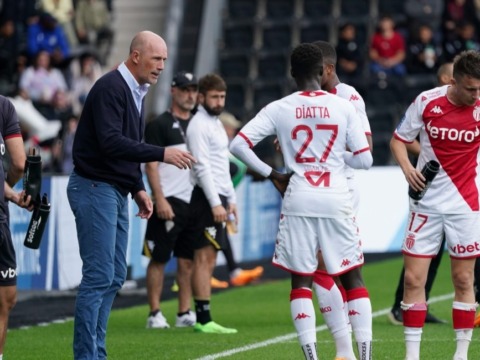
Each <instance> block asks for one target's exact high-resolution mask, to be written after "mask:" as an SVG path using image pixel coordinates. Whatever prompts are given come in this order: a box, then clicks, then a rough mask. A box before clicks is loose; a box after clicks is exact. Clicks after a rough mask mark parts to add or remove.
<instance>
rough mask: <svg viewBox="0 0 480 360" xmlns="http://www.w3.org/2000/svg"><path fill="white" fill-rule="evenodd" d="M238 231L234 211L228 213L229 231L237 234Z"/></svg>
mask: <svg viewBox="0 0 480 360" xmlns="http://www.w3.org/2000/svg"><path fill="white" fill-rule="evenodd" d="M237 232H238V228H237V219H236V218H235V214H234V213H230V214H228V218H227V233H228V234H236V233H237Z"/></svg>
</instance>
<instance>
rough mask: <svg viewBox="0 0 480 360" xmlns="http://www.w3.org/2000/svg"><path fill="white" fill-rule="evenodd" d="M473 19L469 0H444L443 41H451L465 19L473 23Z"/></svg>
mask: <svg viewBox="0 0 480 360" xmlns="http://www.w3.org/2000/svg"><path fill="white" fill-rule="evenodd" d="M474 20H475V9H474V7H473V3H472V2H471V1H468V0H445V6H444V12H443V15H442V30H443V41H451V40H453V39H454V38H456V37H457V31H456V30H457V28H458V27H459V25H461V24H462V23H464V22H465V21H467V22H471V23H473V21H474ZM450 60H451V59H450ZM450 60H449V61H450Z"/></svg>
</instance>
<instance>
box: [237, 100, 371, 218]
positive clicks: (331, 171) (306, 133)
mask: <svg viewBox="0 0 480 360" xmlns="http://www.w3.org/2000/svg"><path fill="white" fill-rule="evenodd" d="M270 135H276V136H277V138H278V141H279V143H280V146H281V148H282V153H283V157H284V161H285V167H286V170H287V172H288V173H292V174H293V175H292V177H291V178H290V182H289V185H288V189H287V191H286V193H285V196H284V200H283V208H282V213H284V214H287V215H297V216H313V217H349V216H351V215H352V201H351V195H350V194H349V191H348V185H347V177H346V174H345V160H344V156H345V154H346V150H345V149H346V148H347V146H348V148H349V149H351V151H352V152H353V153H354V154H360V153H363V152H365V151H369V147H368V143H367V139H366V137H365V134H364V132H363V129H362V127H361V123H360V121H359V120H358V116H357V114H356V112H355V109H354V107H353V105H351V104H350V103H349V102H348V101H346V100H344V99H342V98H340V97H339V96H335V95H332V94H329V93H327V92H324V91H311V92H310V91H305V92H295V93H293V94H291V95H288V96H286V97H284V98H283V99H280V100H278V101H274V102H272V103H270V104H269V105H267V106H266V107H264V108H263V109H262V110H261V111H260V112H259V113H258V114H257V115H256V116H255V117H254V118H253V119H252V120H250V121H249V122H248V123H247V125H245V127H243V128H242V130H241V131H240V133H239V135H237V138H236V139H235V140H234V141H233V142H232V146H233V148H232V147H231V149H232V150H234V151H235V150H238V149H235V147H236V146H237V144H238V140H237V139H238V138H239V137H242V138H243V139H244V140H245V141H246V142H247V143H248V145H249V146H250V148H252V147H254V146H255V145H256V144H257V143H258V142H259V141H261V140H262V139H264V138H265V137H267V136H270ZM243 143H245V142H243ZM239 147H240V145H239ZM236 155H237V154H236ZM355 156H356V155H355ZM241 159H242V161H244V162H246V163H247V164H248V165H249V166H254V165H255V164H254V163H253V162H250V161H249V159H248V158H241ZM250 164H252V165H250ZM256 168H257V169H259V170H261V171H263V172H264V174H263V175H265V176H267V175H268V174H269V170H268V169H264V170H262V167H261V166H258V167H256ZM254 170H256V169H255V168H254ZM270 171H271V168H270Z"/></svg>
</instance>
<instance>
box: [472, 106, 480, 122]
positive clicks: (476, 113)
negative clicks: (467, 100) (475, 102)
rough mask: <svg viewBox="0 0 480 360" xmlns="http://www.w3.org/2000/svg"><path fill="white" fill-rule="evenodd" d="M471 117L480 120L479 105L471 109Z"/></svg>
mask: <svg viewBox="0 0 480 360" xmlns="http://www.w3.org/2000/svg"><path fill="white" fill-rule="evenodd" d="M473 118H474V119H475V121H480V106H475V108H474V109H473Z"/></svg>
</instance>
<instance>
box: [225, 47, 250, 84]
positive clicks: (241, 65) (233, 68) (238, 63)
mask: <svg viewBox="0 0 480 360" xmlns="http://www.w3.org/2000/svg"><path fill="white" fill-rule="evenodd" d="M220 74H221V75H222V76H223V77H225V78H241V79H247V78H248V77H249V75H250V55H249V54H248V53H241V54H228V53H227V54H224V53H221V54H220Z"/></svg>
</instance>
